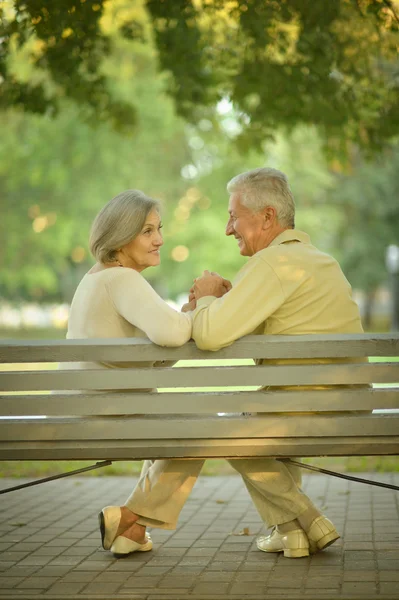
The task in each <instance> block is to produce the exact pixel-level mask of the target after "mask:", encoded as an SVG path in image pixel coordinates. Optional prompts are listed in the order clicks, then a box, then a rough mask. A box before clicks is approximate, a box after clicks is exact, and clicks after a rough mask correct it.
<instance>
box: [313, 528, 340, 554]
mask: <svg viewBox="0 0 399 600" xmlns="http://www.w3.org/2000/svg"><path fill="white" fill-rule="evenodd" d="M340 537H341V536H339V535H338V534H337V532H336V531H332V532H331V533H328V534H327V535H325V536H323V537H322V538H320V539H319V540H318V541H317V542H314V541H310V540H309V542H310V545H309V550H310V553H311V554H315V553H316V552H319V551H321V550H324V549H325V548H328V546H331V544H333V543H334V542H336V541H337V540H339V538H340Z"/></svg>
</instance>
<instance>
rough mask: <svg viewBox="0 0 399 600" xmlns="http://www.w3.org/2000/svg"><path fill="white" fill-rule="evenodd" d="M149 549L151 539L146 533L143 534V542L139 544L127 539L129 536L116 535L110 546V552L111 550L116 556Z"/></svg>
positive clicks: (150, 548)
mask: <svg viewBox="0 0 399 600" xmlns="http://www.w3.org/2000/svg"><path fill="white" fill-rule="evenodd" d="M149 550H152V540H151V537H150V536H149V534H148V533H147V534H146V536H145V542H144V544H139V543H138V542H134V541H133V540H129V538H127V537H124V536H123V535H118V537H117V538H116V539H115V541H114V543H113V544H112V546H111V552H113V553H114V554H115V556H116V557H117V558H120V557H122V556H127V555H128V554H131V553H132V552H148V551H149Z"/></svg>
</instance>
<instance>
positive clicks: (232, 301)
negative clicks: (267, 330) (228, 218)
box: [193, 257, 285, 350]
mask: <svg viewBox="0 0 399 600" xmlns="http://www.w3.org/2000/svg"><path fill="white" fill-rule="evenodd" d="M284 300H285V297H284V293H283V289H282V287H281V283H280V280H279V278H278V277H277V275H276V274H275V272H274V270H273V269H272V267H271V266H270V265H269V264H268V263H267V262H266V261H264V260H262V259H261V258H260V257H253V258H252V259H251V260H249V261H248V263H247V264H246V265H245V266H244V267H243V268H242V269H241V270H240V272H239V273H238V275H237V277H236V279H235V280H234V282H233V287H232V289H231V290H230V291H229V292H227V294H225V295H224V296H223V297H222V298H214V297H213V296H206V297H203V298H200V299H199V300H198V302H197V307H196V309H195V311H194V312H193V338H194V340H195V343H196V344H197V346H198V348H201V350H219V349H220V348H224V347H225V346H228V345H230V344H232V343H233V342H234V341H235V340H237V339H238V338H240V337H242V336H244V335H248V334H249V333H251V332H253V331H254V330H255V329H256V328H257V327H258V326H259V325H260V324H261V323H262V322H263V321H265V320H266V319H267V318H268V317H269V316H270V315H271V314H273V313H274V312H275V311H276V310H277V309H278V308H279V307H280V306H281V304H282V303H283V302H284Z"/></svg>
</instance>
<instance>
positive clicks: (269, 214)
mask: <svg viewBox="0 0 399 600" xmlns="http://www.w3.org/2000/svg"><path fill="white" fill-rule="evenodd" d="M276 218H277V211H276V209H275V208H274V206H266V208H264V209H263V229H269V227H270V226H271V225H273V223H274V222H275V220H276Z"/></svg>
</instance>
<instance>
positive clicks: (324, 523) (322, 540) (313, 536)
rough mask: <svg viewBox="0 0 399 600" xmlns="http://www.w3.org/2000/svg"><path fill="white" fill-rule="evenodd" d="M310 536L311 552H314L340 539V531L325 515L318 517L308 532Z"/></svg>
mask: <svg viewBox="0 0 399 600" xmlns="http://www.w3.org/2000/svg"><path fill="white" fill-rule="evenodd" d="M306 534H307V536H308V538H309V546H310V553H311V554H314V553H315V552H317V551H318V550H323V549H324V548H327V546H330V545H331V544H333V543H334V542H335V541H336V540H338V539H339V533H338V532H337V530H336V529H335V527H334V525H333V524H332V523H331V521H330V519H327V517H325V516H324V515H321V516H320V517H317V518H316V519H315V520H314V521H312V524H311V526H310V528H309V531H307V532H306Z"/></svg>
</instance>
